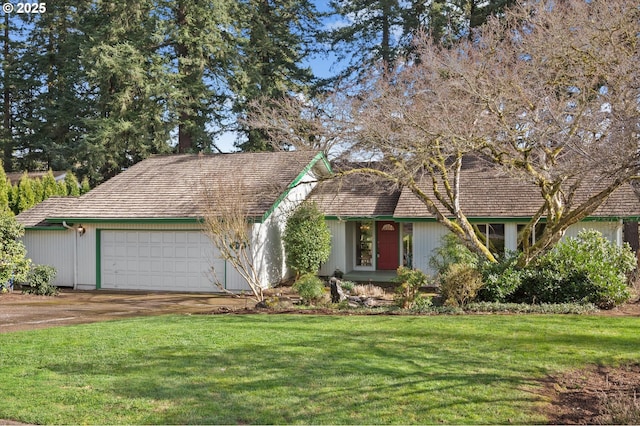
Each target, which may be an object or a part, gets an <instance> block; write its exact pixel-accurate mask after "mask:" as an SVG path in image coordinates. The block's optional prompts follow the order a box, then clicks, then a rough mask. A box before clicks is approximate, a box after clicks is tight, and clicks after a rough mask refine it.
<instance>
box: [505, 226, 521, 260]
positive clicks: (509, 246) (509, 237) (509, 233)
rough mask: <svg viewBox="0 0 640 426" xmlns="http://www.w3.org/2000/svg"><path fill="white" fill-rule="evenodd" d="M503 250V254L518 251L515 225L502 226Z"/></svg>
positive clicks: (516, 227)
mask: <svg viewBox="0 0 640 426" xmlns="http://www.w3.org/2000/svg"><path fill="white" fill-rule="evenodd" d="M504 249H505V253H508V252H515V251H518V225H517V224H516V223H505V224H504Z"/></svg>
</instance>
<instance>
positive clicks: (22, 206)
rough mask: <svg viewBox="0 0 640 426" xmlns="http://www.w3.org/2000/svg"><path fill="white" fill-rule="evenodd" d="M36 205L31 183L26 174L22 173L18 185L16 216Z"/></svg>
mask: <svg viewBox="0 0 640 426" xmlns="http://www.w3.org/2000/svg"><path fill="white" fill-rule="evenodd" d="M35 205H36V193H35V191H34V190H33V182H32V179H31V178H30V177H29V175H28V174H27V172H24V174H23V175H22V177H21V178H20V182H19V183H18V201H17V203H16V208H17V211H16V212H15V213H16V214H18V213H20V212H23V211H25V210H28V209H30V208H31V207H33V206H35Z"/></svg>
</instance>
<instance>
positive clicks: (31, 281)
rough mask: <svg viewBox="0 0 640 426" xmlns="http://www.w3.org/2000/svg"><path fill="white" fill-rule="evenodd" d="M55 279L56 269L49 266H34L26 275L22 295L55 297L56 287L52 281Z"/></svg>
mask: <svg viewBox="0 0 640 426" xmlns="http://www.w3.org/2000/svg"><path fill="white" fill-rule="evenodd" d="M55 277H56V268H54V267H53V266H49V265H36V266H34V267H32V268H31V270H30V271H29V273H28V274H27V285H28V286H23V290H22V292H23V293H29V294H37V295H41V296H55V295H57V294H58V287H56V286H54V285H53V284H51V283H52V281H53V280H54V279H55Z"/></svg>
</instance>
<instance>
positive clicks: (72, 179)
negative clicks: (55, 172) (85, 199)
mask: <svg viewBox="0 0 640 426" xmlns="http://www.w3.org/2000/svg"><path fill="white" fill-rule="evenodd" d="M64 183H65V185H66V186H67V194H68V195H71V196H74V197H77V196H79V195H80V184H79V183H78V178H76V175H74V174H73V173H71V172H70V171H68V172H67V174H66V175H65V176H64Z"/></svg>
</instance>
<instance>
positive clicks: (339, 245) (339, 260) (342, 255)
mask: <svg viewBox="0 0 640 426" xmlns="http://www.w3.org/2000/svg"><path fill="white" fill-rule="evenodd" d="M326 224H327V227H328V228H329V232H331V254H330V255H329V259H328V260H327V261H326V262H325V263H324V264H323V265H322V267H321V268H320V273H319V274H320V275H322V276H327V277H328V276H331V275H333V273H334V271H335V270H336V269H340V270H341V271H342V272H348V271H349V270H351V265H347V264H346V259H347V254H346V252H345V250H346V247H347V244H346V226H345V225H346V222H344V221H340V220H327V221H326Z"/></svg>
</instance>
